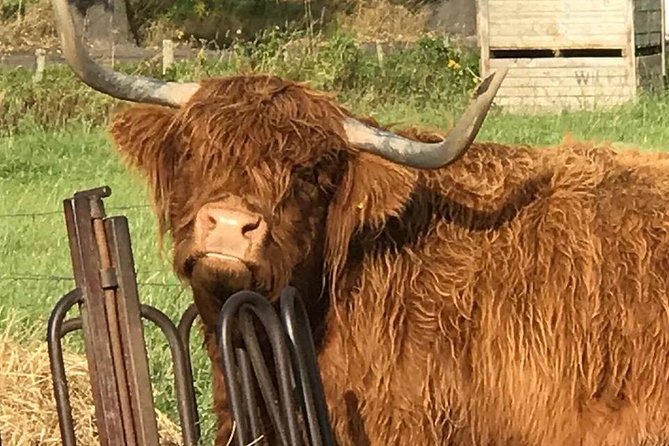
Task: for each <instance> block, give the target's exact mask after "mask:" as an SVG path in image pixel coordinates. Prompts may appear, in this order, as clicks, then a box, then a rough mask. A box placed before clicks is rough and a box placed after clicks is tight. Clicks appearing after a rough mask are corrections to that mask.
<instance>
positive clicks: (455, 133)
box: [342, 68, 508, 169]
mask: <svg viewBox="0 0 669 446" xmlns="http://www.w3.org/2000/svg"><path fill="white" fill-rule="evenodd" d="M507 71H508V69H507V68H505V69H502V70H500V71H496V72H494V73H492V74H490V75H489V76H488V77H486V78H485V79H484V80H483V81H482V82H481V84H480V85H479V86H478V88H477V91H476V93H477V97H476V99H475V100H474V102H473V103H471V104H470V105H469V107H468V108H467V110H465V112H464V113H463V115H462V116H461V117H460V119H459V120H458V122H457V123H456V124H455V127H453V130H451V132H450V133H449V134H448V136H447V137H446V139H444V140H443V141H441V142H438V143H423V142H418V141H413V140H411V139H408V138H404V137H402V136H399V135H396V134H395V133H392V132H389V131H386V130H381V129H377V128H374V127H369V126H367V125H365V124H363V123H362V122H360V121H358V120H356V119H353V118H345V119H344V121H343V123H342V124H343V126H344V130H345V132H346V137H347V138H348V141H349V143H350V144H351V145H353V146H354V147H357V148H359V149H361V150H364V151H366V152H370V153H375V154H377V155H379V156H382V157H383V158H386V159H388V160H390V161H393V162H396V163H398V164H403V165H405V166H411V167H418V168H422V169H436V168H439V167H443V166H445V165H447V164H449V163H452V162H453V161H455V160H456V159H458V158H459V157H460V156H461V155H462V154H463V153H464V152H465V151H466V150H467V149H468V148H469V146H470V145H471V143H472V142H473V141H474V138H476V134H477V133H478V131H479V129H480V128H481V125H482V124H483V121H484V120H485V117H486V115H487V114H488V110H490V106H491V105H492V101H493V99H494V98H495V94H496V93H497V90H498V89H499V87H500V85H501V84H502V81H503V80H504V77H505V76H506V73H507Z"/></svg>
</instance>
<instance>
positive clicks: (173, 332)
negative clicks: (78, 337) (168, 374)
mask: <svg viewBox="0 0 669 446" xmlns="http://www.w3.org/2000/svg"><path fill="white" fill-rule="evenodd" d="M141 315H142V317H144V318H146V319H148V320H150V321H151V322H153V323H154V324H156V325H157V326H158V328H160V330H161V331H162V332H163V334H164V335H165V337H166V338H167V342H168V344H169V346H170V351H171V353H172V362H173V363H174V387H175V390H176V397H177V410H178V412H179V420H180V421H181V436H182V439H183V441H184V445H185V446H196V445H197V444H198V442H199V438H200V430H199V422H198V416H197V409H196V403H195V390H194V389H193V384H192V383H193V380H192V377H191V378H190V379H189V371H190V367H189V366H188V365H187V363H188V361H187V355H186V353H185V349H186V346H184V345H183V342H182V340H181V337H180V336H179V331H178V330H177V327H176V326H175V325H174V323H173V322H172V320H170V318H169V317H167V316H166V315H165V314H164V313H163V312H162V311H160V310H158V309H157V308H154V307H152V306H150V305H146V304H142V305H141Z"/></svg>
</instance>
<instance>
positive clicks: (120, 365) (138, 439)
mask: <svg viewBox="0 0 669 446" xmlns="http://www.w3.org/2000/svg"><path fill="white" fill-rule="evenodd" d="M110 194H111V189H110V188H109V187H107V186H104V187H100V188H97V189H92V190H88V191H83V192H78V193H75V194H74V197H72V198H69V199H67V200H65V201H64V207H65V220H66V225H67V232H68V238H69V242H70V254H71V257H72V265H73V270H74V278H75V284H76V288H75V289H74V290H72V291H70V292H69V293H68V294H66V295H65V296H63V298H62V299H61V300H60V301H59V302H58V303H57V304H56V306H55V307H54V309H53V311H52V313H51V317H50V319H49V327H48V334H47V341H48V344H49V358H50V362H51V372H52V376H53V386H54V393H55V398H56V406H57V409H58V415H59V425H60V431H61V438H62V440H63V444H64V445H65V446H73V445H75V444H76V441H75V435H74V423H73V420H72V414H71V410H70V409H71V408H70V404H69V399H68V390H67V379H66V376H65V369H64V364H63V361H62V347H61V345H60V341H61V338H62V337H63V336H65V335H66V334H67V333H69V332H71V331H74V330H77V329H82V330H83V336H84V342H85V347H86V357H87V359H88V368H89V375H90V378H91V389H92V392H93V400H94V405H95V418H96V424H97V428H98V432H99V439H100V445H102V446H116V445H126V446H158V445H159V436H158V426H157V421H156V418H155V409H154V404H153V395H152V389H151V381H150V379H149V376H150V375H149V367H148V358H147V352H146V346H145V343H144V334H143V331H142V318H146V319H149V320H151V321H152V322H154V323H156V324H157V325H158V326H159V328H160V329H161V330H162V331H163V333H164V334H165V335H166V337H167V339H168V342H169V344H170V348H171V351H172V359H173V361H174V375H175V384H176V393H177V400H178V401H179V408H178V409H179V416H180V418H181V425H182V437H183V441H184V445H185V446H186V445H187V446H195V445H196V444H197V442H198V439H199V432H198V429H197V407H196V402H195V396H194V389H193V385H192V374H191V369H190V365H189V364H188V355H187V352H186V351H185V350H186V349H187V347H186V346H185V345H184V343H185V341H184V340H183V337H182V336H180V334H179V330H178V329H177V327H176V326H174V324H172V323H171V321H170V320H169V319H168V318H167V316H165V315H164V314H163V313H161V312H160V311H159V310H156V309H155V308H153V307H150V306H147V305H141V304H140V302H139V297H138V292H137V282H136V276H135V265H134V259H133V255H132V247H131V243H130V233H129V229H128V221H127V218H126V217H123V216H118V217H107V216H106V215H105V210H104V205H103V201H102V199H103V198H105V197H108V196H109V195H110ZM75 305H77V306H78V307H79V312H80V314H81V317H80V318H74V319H70V320H68V321H65V316H66V314H67V312H68V310H69V309H71V308H72V307H74V306H75ZM191 322H192V321H191Z"/></svg>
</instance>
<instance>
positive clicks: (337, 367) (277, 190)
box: [112, 76, 669, 446]
mask: <svg viewBox="0 0 669 446" xmlns="http://www.w3.org/2000/svg"><path fill="white" fill-rule="evenodd" d="M345 114H347V112H346V111H345V110H343V109H341V108H340V107H338V106H337V105H336V104H335V103H334V102H333V101H332V99H331V98H330V97H328V96H325V95H323V94H321V93H317V92H314V91H311V90H309V89H306V88H304V87H303V86H300V85H297V84H294V83H291V82H288V81H285V80H281V79H277V78H273V77H268V76H255V77H247V76H246V77H243V76H240V77H232V78H226V79H215V80H210V81H208V82H206V83H205V84H204V86H203V88H202V90H201V91H200V92H199V93H198V94H197V95H196V96H195V97H194V98H193V99H192V100H191V102H190V103H189V104H188V105H187V106H186V107H185V108H184V109H181V110H179V111H176V112H174V111H170V110H167V109H163V108H158V107H136V108H132V109H129V110H127V111H125V112H123V113H122V114H120V115H119V116H118V117H117V118H116V120H115V122H114V125H113V128H112V134H113V137H114V139H115V141H116V142H117V144H118V147H119V149H120V151H121V152H122V153H123V154H124V155H125V156H126V157H127V159H128V160H129V162H130V163H131V164H132V165H134V166H137V167H139V168H140V169H141V170H142V171H144V172H145V173H146V174H147V176H148V178H149V181H150V184H151V189H152V191H153V193H154V198H155V206H156V210H157V214H158V216H159V219H160V222H161V228H162V229H163V230H169V231H170V232H171V233H172V236H173V237H174V239H175V246H176V247H175V251H174V266H175V269H176V271H177V273H178V274H179V276H180V277H182V278H184V279H185V280H187V281H189V282H190V284H191V286H192V288H193V293H194V299H195V302H196V304H197V305H198V308H199V311H200V314H201V316H202V318H203V320H204V322H205V324H206V326H207V327H208V328H207V329H206V330H205V337H206V339H207V343H208V348H209V352H210V356H211V357H212V360H213V361H214V367H215V376H214V382H215V383H214V386H215V390H214V391H215V400H216V411H217V413H218V414H219V431H218V435H217V444H221V445H222V444H225V443H226V441H227V439H228V436H229V433H230V427H231V425H230V422H229V417H228V413H227V406H226V401H225V389H224V386H223V382H222V373H221V370H220V366H219V365H218V364H219V358H218V352H217V350H216V346H215V344H214V342H213V337H212V330H213V327H214V326H215V321H216V316H217V311H218V309H219V308H220V305H221V303H222V301H223V300H224V299H225V297H226V296H227V295H229V293H230V292H232V291H234V286H232V285H230V284H229V283H226V281H225V279H223V278H221V277H193V276H192V270H191V269H189V264H190V263H189V259H192V258H193V255H194V254H195V253H193V252H192V251H193V250H192V244H191V238H190V237H191V234H190V231H191V228H192V224H193V218H194V215H195V212H196V211H197V209H198V208H199V207H200V206H201V205H203V204H205V203H206V202H208V201H212V200H216V199H219V198H220V197H223V196H225V195H226V194H235V195H239V196H242V197H244V198H245V199H246V200H247V202H248V203H249V204H250V205H251V206H253V208H254V209H256V210H258V211H259V212H261V213H262V215H263V216H264V217H265V218H266V219H267V220H268V221H269V225H270V237H269V240H268V241H267V244H266V246H265V249H266V251H265V254H266V255H265V257H266V258H267V259H268V263H267V264H265V265H257V270H256V271H254V276H255V277H256V281H257V283H256V284H255V286H256V288H257V289H258V290H260V291H262V292H265V293H268V294H269V295H271V296H272V297H275V296H276V293H277V291H278V290H280V289H281V288H282V287H283V286H284V285H286V284H288V283H293V284H295V285H297V286H298V287H299V288H300V289H301V290H302V291H303V293H304V294H305V295H308V296H311V299H310V301H309V302H308V305H309V312H310V316H311V318H312V323H313V324H314V326H315V327H316V333H317V338H318V347H319V352H320V353H319V361H320V366H321V370H322V374H323V381H324V386H325V391H326V397H327V400H328V404H329V408H330V412H331V416H332V421H333V424H334V428H335V431H336V435H337V439H338V441H339V444H341V445H356V446H357V445H374V446H376V445H378V446H381V445H384V446H385V445H411V444H414V445H447V444H453V445H470V444H471V445H546V446H550V445H593V446H594V445H611V446H618V445H620V446H622V445H640V444H642V443H644V442H647V444H660V442H662V441H668V440H669V433H668V432H667V426H669V354H668V352H669V298H668V297H667V296H668V295H669V279H668V278H667V271H669V206H668V204H667V203H668V202H667V198H666V197H667V196H669V158H667V157H665V156H662V155H659V154H641V153H635V152H626V153H616V152H614V151H613V150H611V149H610V148H608V147H604V146H602V147H593V146H591V145H588V144H578V143H573V142H568V143H566V144H564V145H563V146H562V147H559V148H556V149H543V150H539V149H530V148H526V147H508V146H503V145H499V144H474V145H473V146H472V148H471V149H470V150H469V151H468V152H467V154H466V155H465V156H464V157H463V158H461V159H460V160H459V161H458V162H456V163H455V164H453V165H451V166H447V167H445V168H443V169H439V170H435V171H419V170H416V169H410V168H406V167H402V166H398V165H394V164H392V163H390V162H388V161H385V160H383V159H381V158H379V157H376V156H372V155H368V154H361V153H358V151H356V150H355V149H353V148H352V147H349V146H348V145H347V143H346V142H345V139H344V138H343V137H342V136H343V133H342V129H341V127H340V125H339V118H340V117H341V116H343V115H345ZM405 135H407V136H413V137H415V138H420V139H422V140H426V141H427V140H430V137H428V136H427V135H421V134H420V133H418V132H417V131H407V132H406V133H405ZM271 265H278V266H276V267H272V266H271ZM217 281H218V282H217ZM205 283H206V286H205V285H203V284H205ZM212 283H213V284H215V285H216V286H214V287H212V286H211V285H212ZM270 444H272V443H271V442H270Z"/></svg>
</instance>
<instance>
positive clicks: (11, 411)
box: [0, 320, 180, 446]
mask: <svg viewBox="0 0 669 446" xmlns="http://www.w3.org/2000/svg"><path fill="white" fill-rule="evenodd" d="M14 325H15V323H14V322H13V321H12V320H9V321H4V328H3V330H2V332H0V431H1V433H2V444H4V445H12V446H23V445H26V446H33V445H44V446H47V445H60V444H62V442H61V439H60V431H59V429H58V416H57V414H56V406H55V402H54V397H53V390H52V385H51V370H50V367H49V356H48V352H47V347H46V343H45V342H39V341H26V342H21V343H19V342H17V341H16V339H15V338H14V337H13V336H12V333H13V332H15V330H14ZM64 361H65V370H66V372H67V376H68V385H69V391H70V402H71V405H72V415H73V419H74V423H75V431H76V437H77V443H78V444H82V445H95V444H98V441H97V440H96V428H95V415H94V408H93V400H92V396H91V391H90V381H89V377H88V365H87V363H86V358H85V357H84V356H81V355H76V354H73V353H68V352H65V353H64ZM156 415H157V419H158V429H159V431H160V436H161V445H163V446H166V445H177V444H180V428H179V427H178V426H177V425H176V424H174V423H173V422H172V421H171V420H169V419H168V418H167V417H166V416H165V415H164V414H162V413H160V412H158V411H156Z"/></svg>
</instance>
